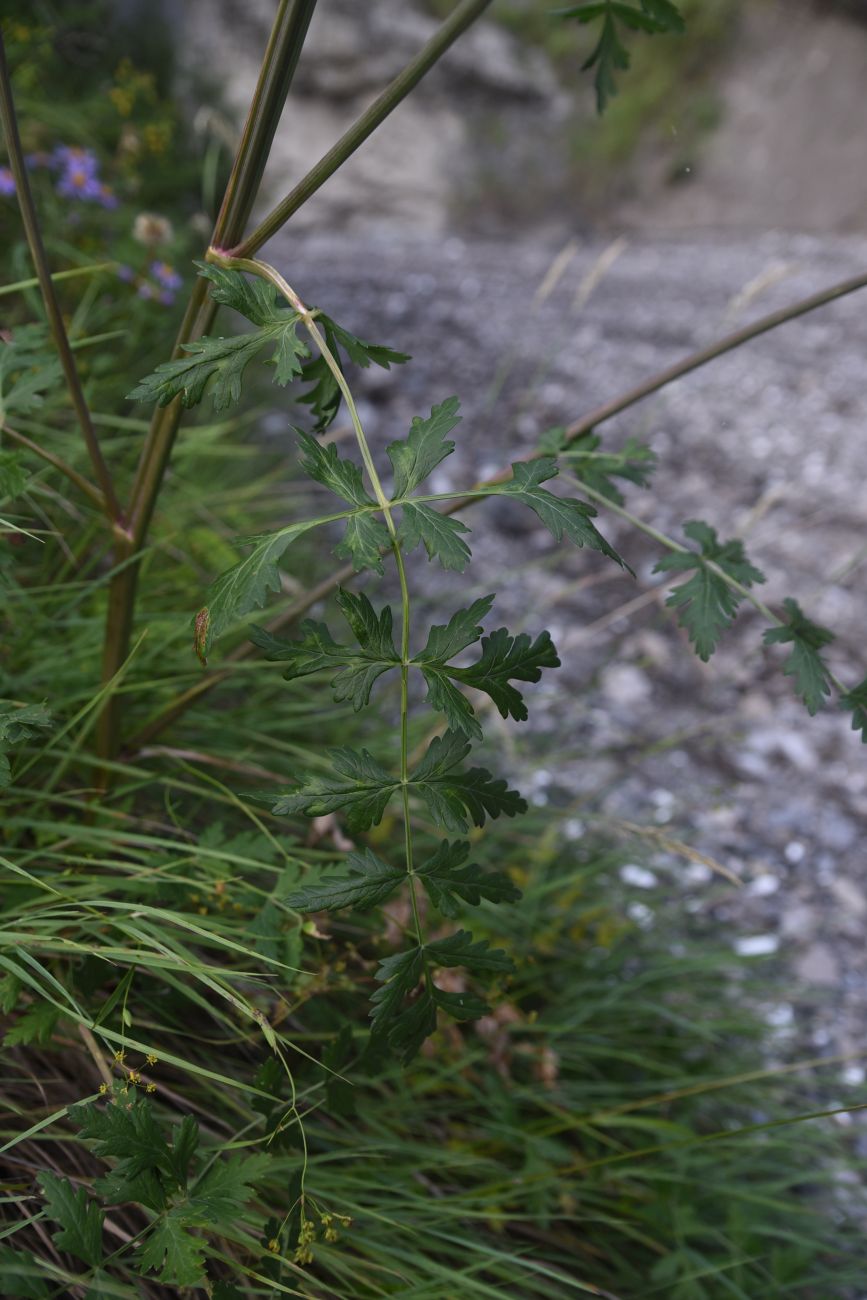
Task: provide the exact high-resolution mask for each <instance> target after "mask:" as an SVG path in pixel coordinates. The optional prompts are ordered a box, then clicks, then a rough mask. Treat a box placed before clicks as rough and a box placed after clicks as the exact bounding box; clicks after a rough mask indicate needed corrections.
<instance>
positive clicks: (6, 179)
mask: <svg viewBox="0 0 867 1300" xmlns="http://www.w3.org/2000/svg"><path fill="white" fill-rule="evenodd" d="M14 193H15V177H14V176H13V175H12V173H11V171H10V170H9V168H8V167H0V194H2V195H5V196H8V195H10V194H14Z"/></svg>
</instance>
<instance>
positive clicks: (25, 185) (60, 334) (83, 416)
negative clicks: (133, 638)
mask: <svg viewBox="0 0 867 1300" xmlns="http://www.w3.org/2000/svg"><path fill="white" fill-rule="evenodd" d="M0 121H2V124H3V134H4V136H5V139H6V148H7V151H8V153H9V165H10V167H11V168H12V175H13V176H14V177H15V188H16V193H17V197H18V207H19V210H20V212H21V221H22V224H23V226H24V233H25V235H26V237H27V244H28V246H29V248H30V256H31V257H32V259H33V265H34V268H35V270H36V278H37V280H38V282H39V290H40V293H41V295H42V301H43V303H44V305H45V314H46V316H47V317H48V324H49V326H50V328H51V333H52V336H53V338H54V345H55V347H56V348H57V352H58V355H59V357H60V364H61V366H62V367H63V373H64V376H65V378H66V386H67V388H68V389H69V396H70V399H71V401H72V405H73V408H74V410H75V414H76V417H77V419H78V423H79V425H80V427H81V432H82V435H83V437H84V441H85V444H86V445H87V450H88V454H89V456H90V461H91V464H92V465H93V470H94V473H95V475H96V478H97V481H98V483H99V486H100V488H101V490H102V499H103V507H104V509H105V513H106V516H107V518H108V520H109V523H110V524H111V525H112V527H113V529H114V531H115V534H116V535H117V534H121V533H122V532H123V531H124V528H123V512H122V510H121V507H120V502H119V501H118V498H117V493H116V492H115V489H114V482H113V480H112V477H111V473H110V471H109V468H108V465H107V464H106V462H105V459H104V457H103V454H102V449H101V448H100V445H99V439H98V438H97V436H96V430H95V429H94V427H93V424H92V422H91V419H90V409H89V407H88V405H87V400H86V398H85V396H84V390H83V389H82V387H81V380H80V378H79V375H78V367H77V366H76V364H75V357H74V355H73V352H72V348H71V347H70V346H69V338H68V336H67V333H66V326H65V325H64V323H63V313H62V312H61V310H60V303H59V302H58V300H57V294H56V292H55V289H54V281H53V279H52V276H51V271H50V270H49V266H48V256H47V254H46V251H45V244H44V242H43V239H42V231H41V229H40V225H39V217H38V215H37V212H36V204H35V203H34V202H33V193H32V191H31V189H30V177H29V176H28V174H27V167H26V165H25V162H24V150H23V148H22V146H21V136H20V134H19V131H18V119H17V117H16V114H15V100H14V98H13V95H12V82H11V78H10V76H9V66H8V64H7V62H6V48H5V46H4V43H3V35H2V32H0Z"/></svg>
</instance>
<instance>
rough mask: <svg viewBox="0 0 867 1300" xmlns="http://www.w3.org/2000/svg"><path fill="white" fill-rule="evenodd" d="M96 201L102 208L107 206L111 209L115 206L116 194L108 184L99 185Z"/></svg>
mask: <svg viewBox="0 0 867 1300" xmlns="http://www.w3.org/2000/svg"><path fill="white" fill-rule="evenodd" d="M96 201H97V203H98V204H99V205H100V207H102V208H108V209H109V210H110V211H113V210H114V209H115V208H116V207H117V202H118V200H117V195H116V194H115V192H114V190H113V189H112V188H111V187H110V186H109V185H100V187H99V195H98V196H97V200H96Z"/></svg>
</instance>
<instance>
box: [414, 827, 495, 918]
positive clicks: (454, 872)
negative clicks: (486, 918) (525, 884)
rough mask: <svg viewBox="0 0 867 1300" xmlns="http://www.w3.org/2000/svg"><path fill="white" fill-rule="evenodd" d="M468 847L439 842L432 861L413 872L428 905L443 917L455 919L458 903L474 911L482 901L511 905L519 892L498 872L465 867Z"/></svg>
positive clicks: (444, 841) (459, 905)
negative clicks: (420, 884) (466, 905)
mask: <svg viewBox="0 0 867 1300" xmlns="http://www.w3.org/2000/svg"><path fill="white" fill-rule="evenodd" d="M469 853H470V846H469V844H468V843H467V842H466V840H459V841H457V842H455V843H449V841H448V840H443V841H442V842H441V843H440V845H439V847H438V848H437V850H436V852H435V853H434V854H433V856H432V857H430V858H428V859H427V861H426V862H423V863H422V864H421V866H419V867H417V868H416V875H417V876H418V877H419V879H420V880H421V882H422V884H423V885H424V887H425V890H426V891H427V894H428V897H429V898H430V901H431V902H432V903H433V905H434V907H435V908H437V910H438V911H440V912H442V914H443V916H448V917H452V918H454V917H456V916H458V915H459V913H460V908H461V900H462V901H463V902H464V903H470V904H472V905H473V906H474V907H476V906H478V904H479V903H480V902H481V901H482V899H485V900H486V901H487V902H489V903H515V902H517V901H518V899H519V898H520V897H521V891H520V889H518V888H516V886H515V885H513V884H512V881H511V880H510V879H509V877H508V876H507V875H504V874H503V872H500V871H483V870H482V869H481V867H478V866H476V865H475V864H474V863H467V858H468V857H469Z"/></svg>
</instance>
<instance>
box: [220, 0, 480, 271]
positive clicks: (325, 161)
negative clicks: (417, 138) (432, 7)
mask: <svg viewBox="0 0 867 1300" xmlns="http://www.w3.org/2000/svg"><path fill="white" fill-rule="evenodd" d="M490 4H491V0H463V2H462V3H461V4H459V5H458V6H457V8H456V9H455V10H454V12H453V13H451V14H450V15H449V17H448V18H446V20H445V22H443V23H442V25H441V26H440V27H439V28H438V29H437V31H436V32H435V33H434V34H433V36H432V37H431V38H430V40H429V41H428V42H427V44H426V45H424V46H423V47H422V49H420V50H419V52H418V54H417V55H416V56H415V58H414V59H412V60H411V61H410V62H409V63H408V64H407V65H406V67H405V68H404V69H403V70H402V71H401V72H399V73H398V75H397V76H396V77H395V78H394V80H393V81H392V82H391V84H390V85H388V86H386V88H385V90H384V91H383V92H382V94H381V95H379V96H378V97H377V98H376V99H375V100H374V101H373V103H372V104H371V105H370V107H369V108H368V109H366V110H365V112H363V113H362V114H361V116H360V117H359V118H357V120H356V121H355V122H353V124H352V126H351V127H350V128H349V130H348V131H346V132H345V133H344V134H343V135H342V136H341V137H340V139H339V140H338V141H337V143H336V144H335V145H333V146H332V148H331V149H329V150H328V153H327V154H325V155H324V157H322V158H321V159H320V160H319V162H318V163H317V164H316V165H315V167H312V168H311V169H310V171H309V172H308V173H307V175H306V176H305V177H303V179H302V180H300V181H299V182H298V184H297V185H296V186H295V188H294V189H293V190H292V191H291V192H290V193H289V194H287V195H286V197H285V199H283V200H282V201H281V202H280V203H278V204H277V206H276V207H275V208H274V209H273V211H272V212H270V213H269V214H268V216H267V217H266V218H265V220H264V221H263V222H262V223H261V224H260V225H258V226H257V227H256V229H255V230H254V231H253V233H252V234H250V235H248V236H247V238H246V239H244V240H242V241H241V242H240V243H239V244H238V245H237V246H236V247H234V248H230V249H226V251H227V252H231V253H233V254H234V255H235V256H236V257H249V256H250V255H251V253H255V252H257V251H258V249H260V248H261V247H262V245H263V244H264V243H265V242H266V240H268V239H270V238H271V237H272V235H276V233H277V231H278V230H280V228H281V227H282V226H285V224H286V222H287V221H288V220H289V218H290V217H291V216H292V215H293V214H294V213H296V212H297V211H298V209H299V208H300V207H302V205H303V204H305V203H306V202H307V200H308V199H309V198H310V197H311V196H312V195H314V194H315V193H316V191H317V190H318V189H320V188H321V187H322V186H323V185H324V184H325V182H326V181H327V180H328V179H329V177H331V176H333V175H334V173H335V172H336V171H337V170H338V168H340V167H342V166H343V164H344V163H345V162H346V160H347V158H350V157H351V156H352V154H354V153H355V151H356V149H358V148H359V146H360V145H362V144H364V141H365V140H366V139H367V138H368V136H370V135H372V134H373V132H374V131H375V130H376V128H377V127H378V126H380V125H381V124H382V123H383V122H384V121H385V119H386V118H387V117H388V116H389V114H391V113H393V112H394V110H395V109H396V108H397V106H398V105H399V104H400V103H402V101H403V100H404V99H406V97H407V95H408V94H409V93H410V91H411V90H413V89H414V87H415V86H417V85H418V83H419V82H420V81H421V79H422V77H424V76H425V74H426V73H428V72H429V71H430V70H431V68H432V67H433V66H434V64H435V63H437V62H438V60H439V59H441V58H442V56H443V55H444V54H445V52H446V50H447V49H448V48H449V47H450V46H451V45H453V44H454V42H455V41H456V40H457V38H458V37H459V36H460V35H461V34H462V33H463V32H465V31H466V30H467V28H468V27H470V26H471V25H472V24H473V23H474V22H475V21H476V19H477V18H479V17H480V16H481V15H482V14H483V13H484V11H485V10H486V9H487V8H488V6H489V5H490ZM215 242H216V243H217V247H223V245H221V244H220V243H219V242H218V241H215Z"/></svg>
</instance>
